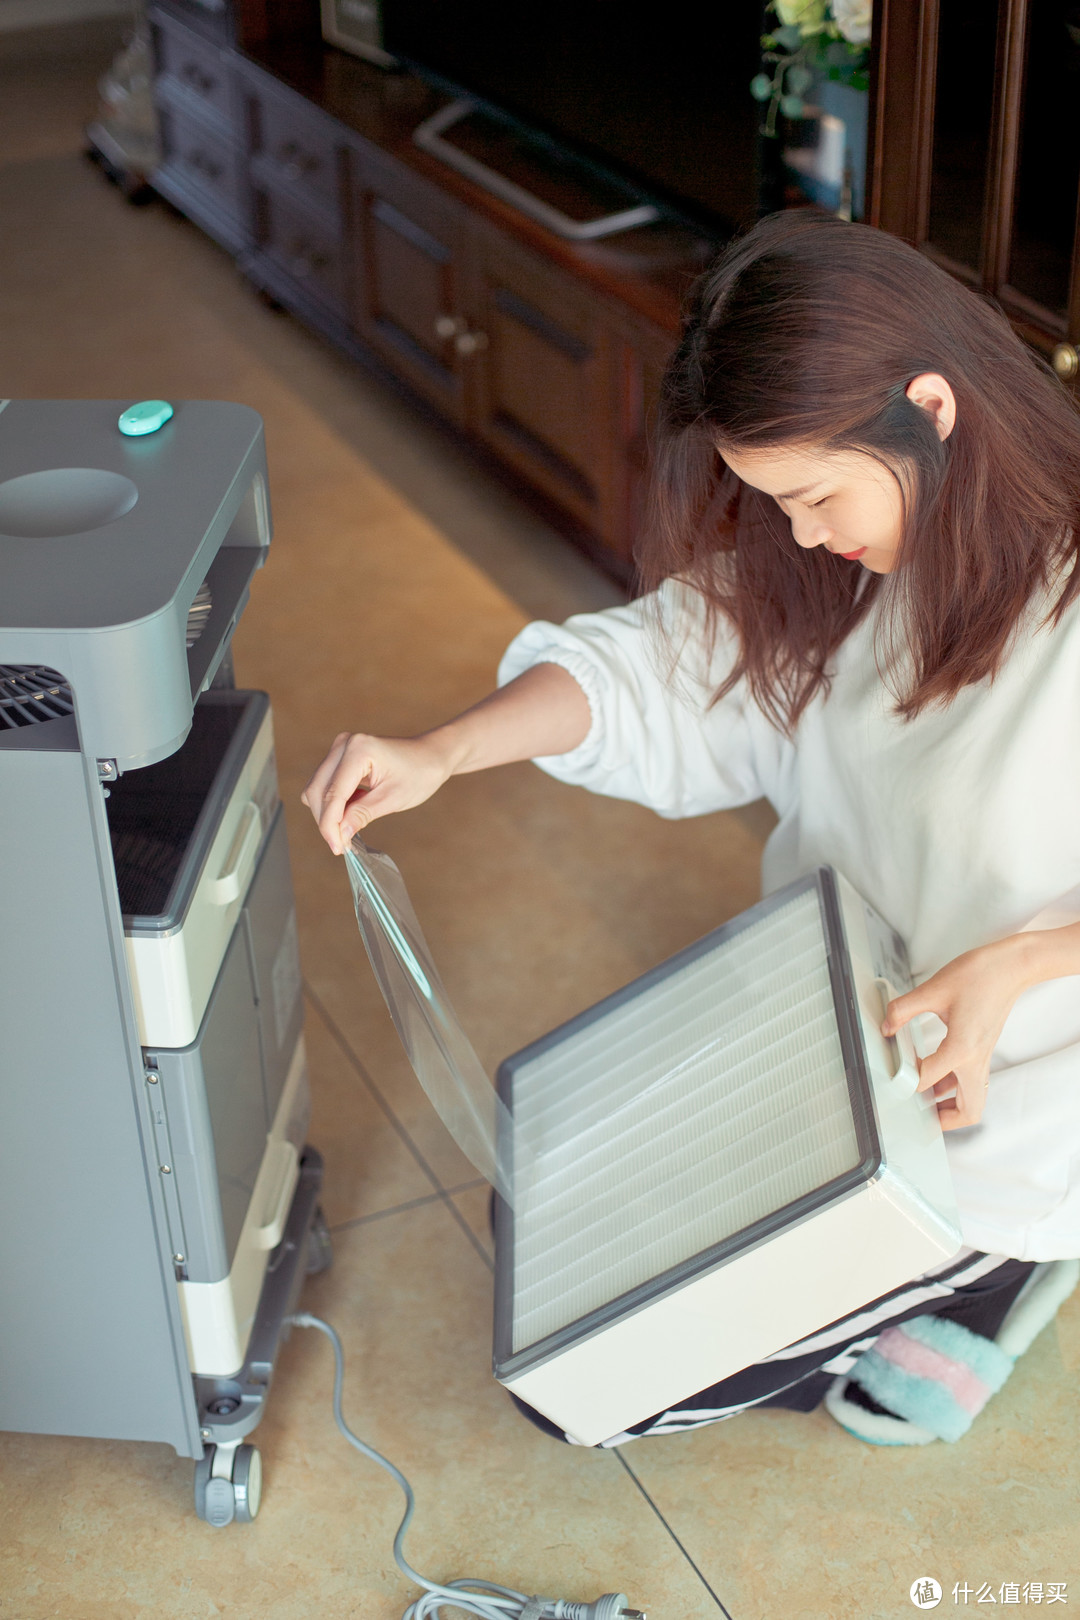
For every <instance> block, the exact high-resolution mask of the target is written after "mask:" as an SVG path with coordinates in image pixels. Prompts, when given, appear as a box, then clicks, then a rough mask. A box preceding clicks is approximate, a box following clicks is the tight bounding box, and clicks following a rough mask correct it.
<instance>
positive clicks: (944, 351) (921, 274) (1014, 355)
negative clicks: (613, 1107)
mask: <svg viewBox="0 0 1080 1620" xmlns="http://www.w3.org/2000/svg"><path fill="white" fill-rule="evenodd" d="M1078 546H1080V418H1078V416H1077V413H1076V411H1075V410H1074V407H1073V405H1072V403H1071V402H1070V400H1069V399H1068V397H1067V396H1066V394H1065V392H1064V391H1063V389H1062V388H1061V386H1060V384H1058V382H1057V381H1056V379H1054V377H1053V376H1052V374H1051V373H1050V372H1049V370H1048V369H1047V368H1046V367H1045V366H1044V365H1043V364H1042V363H1041V362H1039V361H1038V360H1036V359H1035V358H1034V357H1033V356H1032V355H1031V354H1030V353H1029V352H1028V351H1027V350H1026V349H1025V348H1024V347H1023V345H1022V344H1021V343H1020V342H1019V340H1018V339H1017V338H1016V337H1015V336H1014V335H1013V333H1012V331H1011V329H1010V328H1009V326H1008V324H1007V322H1006V321H1005V320H1004V318H1003V317H1002V316H1001V315H1000V314H998V313H997V312H996V311H995V310H994V309H992V308H991V307H990V306H989V305H987V304H986V303H984V302H983V301H982V300H980V299H979V298H977V297H976V296H975V295H974V294H973V293H971V292H970V291H968V290H967V289H966V288H964V287H963V286H961V285H960V284H959V283H958V282H956V281H954V280H953V279H952V278H950V277H949V276H947V275H946V274H945V273H944V272H943V271H941V270H939V269H937V268H936V267H935V266H934V265H933V264H932V263H931V262H930V261H929V260H927V259H926V258H924V257H923V256H922V255H920V254H918V253H916V252H915V251H914V250H913V249H911V248H908V247H907V246H905V245H904V244H903V243H901V242H899V241H897V240H895V239H893V238H891V237H889V236H886V235H884V234H883V233H880V232H877V231H874V230H871V229H869V228H867V227H863V226H851V225H846V224H842V223H841V222H839V221H830V220H823V219H818V218H812V217H808V216H806V215H803V214H796V215H775V216H773V217H771V218H769V219H766V220H764V221H763V222H762V223H760V224H759V225H758V226H756V227H755V228H754V230H752V231H751V232H750V233H749V234H748V235H747V236H745V237H744V238H743V239H742V240H741V241H738V242H736V243H735V244H733V245H732V246H731V247H730V248H729V249H728V250H727V251H726V252H725V253H724V254H722V256H721V257H720V259H719V261H718V262H717V264H716V265H715V266H714V267H713V268H712V269H711V270H710V271H708V272H707V273H706V274H705V276H703V277H702V279H701V281H700V282H699V284H698V286H697V289H696V292H695V297H694V300H693V303H692V307H691V309H690V312H689V318H688V321H687V325H686V329H685V333H684V336H683V340H682V343H681V345H680V347H679V349H678V351H677V353H676V355H675V356H674V358H673V360H672V362H671V364H670V367H669V369H668V373H667V376H666V379H665V387H664V396H663V409H662V431H661V442H660V445H659V450H658V457H657V471H656V478H655V490H654V509H653V522H652V523H651V525H650V529H649V533H648V536H647V538H646V540H645V544H644V550H643V553H642V556H641V559H640V563H641V571H642V575H643V578H644V582H645V585H646V587H647V594H645V595H644V596H643V597H642V598H640V599H639V600H637V601H635V602H634V603H632V604H631V605H629V606H627V607H621V608H616V609H613V610H610V611H608V612H606V613H598V614H591V615H583V616H581V617H579V618H576V619H571V620H570V621H569V623H568V624H567V625H565V626H563V627H562V628H556V627H554V626H552V625H547V624H533V625H530V626H528V627H527V628H526V630H525V631H523V632H522V634H521V635H520V636H519V637H518V638H517V640H516V641H515V642H514V643H513V645H512V646H511V647H510V649H509V651H508V652H507V654H506V656H505V658H504V660H503V664H502V667H501V669H500V673H499V680H500V690H499V691H498V692H497V693H495V694H493V695H492V696H491V697H489V698H487V699H486V700H485V701H484V702H483V703H481V704H479V705H478V706H477V707H476V708H474V709H472V710H470V711H469V712H468V713H467V714H465V715H462V716H459V717H458V718H457V719H455V720H452V721H450V722H449V723H448V724H447V725H444V726H440V727H438V728H436V729H435V730H434V731H431V732H428V733H427V734H425V735H424V736H422V737H417V738H411V739H405V740H401V739H395V740H385V739H376V738H372V737H367V736H363V735H349V734H346V733H343V734H342V735H341V736H339V737H338V738H337V739H336V740H335V742H334V746H333V748H332V749H331V752H330V754H329V755H328V757H327V759H326V760H325V761H324V762H323V764H322V765H321V766H320V767H319V769H318V770H317V771H316V773H315V775H314V777H313V778H312V781H311V783H310V784H309V786H308V788H307V790H306V793H305V795H304V798H305V802H306V803H307V804H308V805H309V806H310V808H311V809H312V811H313V813H314V815H315V816H316V819H317V820H318V823H319V827H320V830H321V832H322V834H323V836H324V837H325V839H326V841H327V842H328V843H329V845H330V847H331V849H333V850H334V851H335V852H336V853H340V852H341V850H342V849H343V848H344V846H345V844H346V843H347V842H348V840H349V838H350V837H351V836H352V835H353V834H354V833H355V832H356V831H358V830H359V829H361V828H363V827H365V826H366V825H367V824H368V823H369V822H370V821H372V820H374V819H375V817H377V816H380V815H385V814H387V813H389V812H391V811H395V810H402V809H405V808H407V807H408V806H410V805H414V804H418V803H420V802H421V801H422V800H423V799H426V798H427V797H428V796H429V795H430V794H431V793H433V792H434V791H435V790H436V788H437V787H438V786H439V785H440V784H441V783H442V782H443V781H445V780H446V779H447V777H449V776H451V775H453V774H455V773H458V772H463V771H472V770H480V769H483V768H484V767H486V766H489V765H496V764H500V763H504V762H507V761H510V760H517V759H523V758H535V759H537V762H538V763H539V764H540V765H541V766H542V767H543V768H544V769H545V770H548V771H550V772H551V774H552V775H554V776H557V777H559V778H561V779H562V780H564V781H568V782H576V783H579V784H581V785H582V786H584V787H587V788H590V789H591V790H592V791H594V792H601V793H607V794H611V795H614V796H616V797H620V798H629V799H635V800H638V801H640V802H642V803H644V804H647V805H649V806H651V807H652V808H653V809H655V810H656V811H658V812H659V814H661V815H665V816H685V815H698V814H702V813H704V812H707V811H711V810H717V809H723V808H729V807H731V806H734V805H738V804H743V803H747V802H749V801H751V800H754V799H756V798H758V797H760V796H762V795H765V796H767V797H768V798H769V799H770V800H771V802H772V804H773V806H774V808H775V809H776V812H777V814H778V817H779V824H778V826H777V827H776V830H775V831H774V832H773V834H772V836H771V837H770V839H769V842H768V845H767V847H766V850H765V855H764V861H763V880H764V890H765V892H766V893H769V892H770V891H772V890H775V889H777V888H779V887H780V886H782V885H783V884H785V883H788V882H790V881H791V880H792V879H794V878H796V877H798V876H800V875H802V874H803V873H805V872H807V871H809V870H811V869H812V868H814V867H816V866H818V865H820V864H822V863H825V862H829V863H832V864H833V865H835V866H837V867H838V868H839V869H840V870H841V871H843V872H844V874H845V875H846V876H847V877H848V878H849V879H850V880H851V882H852V883H853V884H854V885H855V887H856V888H857V889H859V890H861V892H862V893H863V894H864V895H865V896H866V898H867V899H868V900H870V901H871V903H872V904H873V905H874V906H876V907H877V909H878V910H879V911H880V912H881V913H882V914H883V915H884V916H885V917H887V918H888V919H889V921H890V922H891V923H892V924H893V925H894V927H896V928H897V929H898V930H899V932H900V933H901V935H902V936H903V937H904V938H905V940H906V941H907V944H908V947H909V953H910V956H911V961H912V966H913V969H914V974H915V979H916V983H917V986H918V988H916V989H915V990H913V991H912V992H911V993H910V994H907V995H904V996H900V997H899V998H898V999H897V1000H895V1001H893V1002H892V1003H891V1005H890V1006H889V1008H888V1009H887V1015H886V1019H885V1024H884V1026H883V1028H884V1029H885V1031H886V1033H893V1032H895V1031H896V1030H897V1029H898V1028H900V1027H901V1026H902V1025H904V1024H906V1023H908V1021H909V1020H911V1019H913V1018H915V1017H916V1015H920V1014H926V1013H933V1014H936V1015H937V1017H938V1018H939V1019H940V1020H942V1021H943V1023H944V1025H945V1026H947V1033H946V1034H945V1037H944V1039H943V1040H942V1041H941V1044H940V1046H939V1047H938V1049H937V1051H936V1052H934V1053H933V1054H932V1055H928V1056H926V1057H925V1058H924V1059H923V1062H922V1071H921V1081H920V1085H921V1089H923V1090H929V1089H931V1088H932V1089H933V1091H934V1093H935V1096H936V1099H937V1106H938V1111H939V1115H940V1118H941V1123H942V1126H943V1128H944V1129H945V1130H946V1131H947V1132H949V1133H950V1134H949V1136H948V1137H947V1139H946V1140H947V1145H948V1151H949V1157H950V1162H951V1168H952V1172H953V1177H954V1182H955V1186H956V1192H957V1197H958V1201H959V1205H960V1209H961V1213H962V1220H963V1235H964V1240H965V1243H966V1244H967V1245H968V1247H967V1248H966V1249H965V1251H964V1252H963V1253H962V1254H961V1255H960V1256H959V1257H958V1258H957V1259H956V1260H954V1261H953V1262H951V1263H950V1265H949V1266H946V1267H944V1268H941V1270H940V1271H939V1272H937V1273H935V1274H934V1275H933V1276H931V1277H926V1278H921V1279H916V1280H915V1281H914V1282H913V1283H912V1284H911V1285H910V1286H909V1287H907V1288H906V1289H899V1290H896V1291H895V1293H894V1294H893V1295H890V1296H889V1297H888V1298H887V1299H886V1300H884V1301H877V1302H873V1303H872V1304H871V1305H869V1306H868V1307H867V1308H866V1310H864V1311H862V1312H860V1313H858V1314H857V1315H856V1316H855V1317H853V1318H850V1319H848V1320H847V1321H845V1322H844V1323H842V1324H835V1325H834V1327H833V1328H831V1329H828V1330H826V1331H825V1332H824V1333H822V1334H819V1335H815V1336H814V1338H813V1339H812V1340H807V1341H803V1343H802V1344H800V1345H797V1346H792V1347H790V1349H789V1350H787V1351H784V1352H782V1353H781V1354H780V1356H778V1357H774V1358H771V1360H770V1361H769V1362H767V1363H765V1364H763V1365H762V1366H761V1367H754V1368H748V1369H747V1370H746V1372H744V1373H741V1374H739V1375H737V1377H735V1378H733V1379H727V1380H725V1381H724V1383H723V1384H721V1385H717V1386H715V1387H714V1388H713V1389H712V1390H706V1391H703V1392H701V1393H700V1394H699V1395H697V1396H695V1397H693V1398H692V1399H690V1400H688V1401H687V1402H685V1403H684V1404H683V1406H681V1407H680V1408H679V1409H678V1410H677V1411H674V1412H671V1413H666V1414H658V1415H657V1417H656V1418H654V1419H652V1420H650V1422H649V1423H648V1424H644V1425H639V1426H637V1428H636V1430H635V1431H634V1432H637V1433H644V1432H649V1433H655V1432H662V1431H668V1430H671V1429H673V1428H680V1427H688V1426H692V1425H694V1424H696V1423H698V1422H702V1421H714V1420H715V1419H717V1418H719V1417H722V1416H726V1415H729V1414H730V1413H731V1412H732V1411H734V1410H740V1409H741V1408H742V1407H743V1406H745V1405H747V1404H755V1403H760V1402H761V1401H762V1400H763V1399H764V1400H772V1401H774V1403H777V1404H787V1405H794V1406H798V1407H800V1408H801V1409H806V1410H808V1409H809V1408H810V1407H811V1406H813V1405H814V1404H816V1402H817V1401H818V1400H819V1399H820V1398H821V1396H822V1394H823V1392H824V1390H825V1388H826V1385H828V1384H829V1383H830V1382H831V1380H832V1379H833V1377H835V1376H836V1375H838V1374H845V1373H846V1372H847V1371H848V1370H849V1369H850V1368H852V1366H853V1365H854V1364H855V1363H856V1361H857V1358H858V1357H859V1355H860V1352H861V1351H863V1350H864V1349H866V1348H867V1347H868V1346H869V1345H871V1344H872V1343H873V1342H874V1340H875V1339H876V1338H877V1336H878V1335H879V1334H881V1333H882V1330H883V1327H885V1326H887V1325H889V1324H893V1325H895V1324H896V1323H898V1322H899V1321H903V1320H909V1319H912V1318H915V1317H919V1318H920V1319H922V1320H924V1319H925V1318H927V1317H928V1316H937V1317H939V1318H940V1317H946V1318H951V1319H952V1321H953V1322H954V1323H960V1324H961V1325H963V1326H965V1327H966V1328H967V1329H969V1330H971V1332H972V1333H974V1334H976V1335H980V1336H981V1338H982V1339H983V1340H985V1339H987V1338H991V1337H992V1336H993V1335H994V1334H995V1333H996V1332H997V1331H998V1328H999V1326H1000V1324H1001V1322H1002V1320H1003V1318H1004V1316H1005V1314H1006V1311H1007V1310H1008V1309H1009V1306H1010V1305H1011V1303H1012V1301H1013V1300H1014V1298H1015V1296H1016V1295H1017V1293H1018V1291H1019V1290H1020V1288H1021V1287H1022V1286H1023V1284H1024V1283H1025V1281H1026V1280H1027V1279H1028V1277H1029V1274H1030V1273H1031V1271H1032V1266H1033V1263H1034V1262H1043V1261H1056V1260H1061V1259H1064V1258H1066V1257H1071V1256H1076V1255H1080V979H1078V978H1077V977H1076V975H1080V569H1077V568H1076V566H1075V563H1076V554H1077V548H1078ZM1050 1314H1052V1311H1051V1312H1050ZM1044 1319H1045V1318H1044ZM920 1331H921V1330H920ZM953 1337H954V1339H955V1335H954V1336H953ZM881 1342H882V1343H883V1344H884V1343H886V1339H885V1338H883V1339H882V1341H881ZM890 1342H891V1341H890ZM950 1342H952V1341H950ZM869 1359H870V1358H868V1364H869ZM976 1359H977V1357H976ZM899 1360H900V1361H902V1360H903V1356H902V1355H901V1356H900V1357H899ZM889 1387H890V1388H891V1386H889ZM969 1393H970V1391H969ZM969 1404H970V1402H969ZM831 1409H832V1410H833V1411H834V1415H839V1416H840V1417H841V1419H842V1421H845V1422H846V1423H847V1424H848V1426H849V1427H852V1428H854V1429H855V1430H856V1432H861V1433H864V1435H865V1437H867V1438H877V1439H882V1438H884V1439H892V1440H894V1441H898V1440H905V1439H911V1438H913V1437H914V1438H919V1437H920V1436H921V1435H923V1433H924V1431H922V1430H916V1429H912V1428H911V1427H910V1425H908V1426H906V1425H905V1424H903V1423H902V1422H898V1423H897V1426H896V1427H890V1425H891V1424H893V1422H894V1420H893V1418H892V1416H891V1412H892V1411H893V1410H895V1408H889V1407H885V1408H884V1409H883V1403H881V1402H879V1401H877V1400H875V1398H874V1397H873V1396H872V1395H870V1394H867V1393H866V1390H865V1389H861V1388H860V1387H858V1386H857V1385H855V1384H850V1385H848V1386H847V1387H846V1389H843V1388H839V1389H837V1391H836V1392H835V1394H834V1399H833V1405H832V1408H831ZM909 1415H910V1414H909ZM542 1421H543V1420H542ZM882 1425H884V1427H882ZM867 1431H872V1432H867ZM901 1431H904V1432H901ZM930 1437H931V1435H930V1434H929V1433H925V1438H930ZM613 1438H614V1439H619V1438H621V1437H613Z"/></svg>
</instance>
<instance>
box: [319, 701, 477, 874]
mask: <svg viewBox="0 0 1080 1620" xmlns="http://www.w3.org/2000/svg"><path fill="white" fill-rule="evenodd" d="M453 769H454V766H453V760H452V758H451V753H450V750H449V748H448V747H446V746H445V744H443V745H440V741H439V740H438V738H437V735H435V734H430V733H429V734H428V735H427V736H424V737H368V736H365V735H364V734H363V733H362V732H354V733H352V734H351V735H350V733H349V732H347V731H342V732H339V734H338V735H337V736H336V737H335V738H334V741H333V745H332V747H331V749H330V752H329V753H328V754H327V756H326V758H325V759H324V760H323V762H322V764H321V765H320V766H319V768H318V770H317V771H316V772H315V774H314V776H313V777H312V778H311V781H310V782H309V783H308V785H307V787H306V788H305V789H304V791H303V793H302V794H301V795H300V798H301V800H302V801H303V803H304V804H306V805H307V807H308V809H309V810H310V811H311V813H312V815H313V816H314V817H315V820H316V821H317V822H318V825H319V831H320V833H321V834H322V836H323V837H324V838H325V839H326V842H327V843H328V844H329V845H330V848H331V849H332V850H333V852H334V854H335V855H341V854H343V853H344V851H345V849H346V848H347V846H348V844H349V840H350V839H351V838H352V837H353V835H354V834H355V833H358V832H360V831H361V830H362V829H363V828H364V827H366V826H367V825H368V823H369V822H371V821H374V820H375V819H376V817H377V816H385V815H389V814H390V813H391V812H392V811H395V810H409V809H411V808H412V806H413V805H416V804H423V802H424V800H425V799H430V797H431V795H432V794H433V793H434V792H436V790H437V789H438V788H440V787H442V785H443V783H444V782H445V781H446V779H447V777H448V776H450V775H452V774H453Z"/></svg>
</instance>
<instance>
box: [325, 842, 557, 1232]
mask: <svg viewBox="0 0 1080 1620" xmlns="http://www.w3.org/2000/svg"><path fill="white" fill-rule="evenodd" d="M345 867H346V870H347V871H348V874H349V883H350V885H351V887H352V893H353V903H354V904H355V906H356V920H357V922H358V924H359V925H360V937H361V938H362V939H363V941H364V948H365V949H366V951H367V954H368V959H369V960H370V962H371V966H372V968H373V969H374V972H375V978H376V979H377V981H378V984H379V988H380V990H381V991H382V993H383V996H384V998H385V1000H386V1005H387V1006H388V1007H389V1009H390V1016H391V1017H392V1018H393V1020H394V1027H395V1028H396V1029H397V1032H398V1034H399V1036H400V1037H401V1043H402V1045H403V1046H404V1048H405V1052H406V1055H407V1056H408V1059H409V1062H410V1063H411V1064H412V1067H413V1070H414V1071H415V1074H416V1077H417V1079H418V1080H419V1082H420V1084H421V1085H422V1086H423V1088H424V1090H425V1092H426V1093H427V1095H428V1098H429V1100H430V1102H431V1103H432V1106H433V1107H434V1109H435V1112H436V1113H437V1114H438V1116H439V1118H440V1119H441V1120H442V1122H443V1124H444V1125H445V1126H446V1128H447V1130H448V1131H449V1132H450V1135H451V1136H452V1137H453V1138H454V1141H455V1142H456V1143H457V1145H458V1147H459V1148H460V1149H461V1151H462V1153H464V1154H465V1157H466V1158H467V1159H468V1160H469V1161H470V1163H472V1164H474V1165H475V1166H476V1168H477V1170H479V1172H480V1174H481V1175H482V1176H483V1177H484V1179H485V1180H486V1181H490V1183H491V1185H492V1186H493V1187H494V1188H495V1189H496V1191H497V1192H498V1193H499V1195H500V1197H502V1198H504V1199H505V1200H506V1202H507V1203H508V1204H510V1205H511V1206H514V1205H518V1206H519V1205H520V1204H521V1202H522V1200H523V1198H524V1196H525V1193H526V1191H527V1189H528V1188H529V1187H530V1186H531V1185H532V1181H533V1173H532V1169H533V1165H532V1155H531V1153H530V1152H529V1151H528V1149H527V1148H526V1147H525V1145H524V1143H522V1142H521V1141H520V1140H518V1141H515V1133H514V1127H513V1120H512V1118H511V1115H510V1112H509V1110H508V1109H507V1107H506V1105H505V1103H503V1102H502V1100H501V1099H500V1097H499V1096H498V1095H497V1093H496V1091H495V1088H494V1086H493V1085H492V1083H491V1081H490V1079H489V1078H488V1076H487V1073H486V1072H485V1070H484V1066H483V1064H482V1063H481V1062H480V1059H479V1058H478V1057H477V1055H476V1052H475V1051H474V1050H473V1047H472V1044H471V1043H470V1041H469V1038H468V1036H467V1035H466V1034H465V1031H464V1030H463V1029H462V1027H461V1025H460V1024H459V1023H458V1021H457V1018H456V1016H455V1014H454V1010H453V1008H452V1007H451V1005H450V1001H449V998H448V997H447V994H446V991H445V989H444V988H443V984H442V981H441V980H440V978H439V975H438V972H437V970H436V967H435V964H434V962H433V961H432V959H431V952H430V950H429V949H428V945H427V941H426V940H425V939H424V935H423V933H422V931H421V928H420V924H419V922H418V921H417V918H416V912H415V911H414V910H413V907H412V902H411V901H410V899H409V894H408V890H407V889H406V887H405V881H404V879H403V878H402V876H401V873H400V872H399V871H398V869H397V867H396V866H395V864H394V862H393V861H392V860H391V859H390V857H389V855H384V854H382V853H381V851H379V850H374V849H368V847H367V845H366V844H365V843H364V841H363V840H362V839H361V838H360V837H359V835H357V837H355V838H354V839H353V840H352V842H351V843H350V845H349V847H348V848H347V849H346V851H345Z"/></svg>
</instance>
